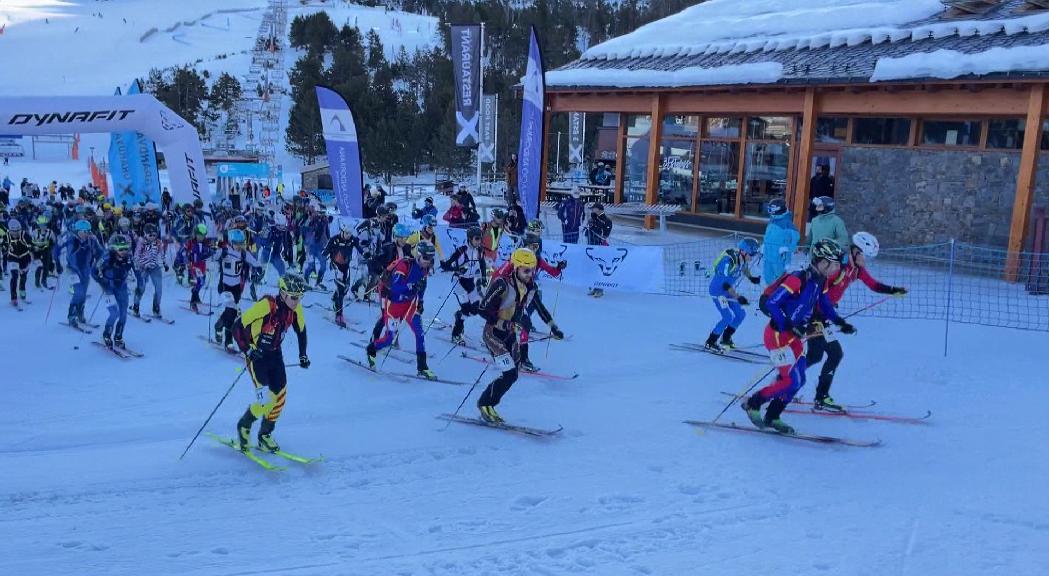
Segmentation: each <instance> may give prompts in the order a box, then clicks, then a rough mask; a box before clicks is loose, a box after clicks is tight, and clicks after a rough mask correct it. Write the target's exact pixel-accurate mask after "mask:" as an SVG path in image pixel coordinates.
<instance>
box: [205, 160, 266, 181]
mask: <svg viewBox="0 0 1049 576" xmlns="http://www.w3.org/2000/svg"><path fill="white" fill-rule="evenodd" d="M215 175H216V176H218V177H219V178H263V179H265V178H269V177H270V165H269V164H266V163H262V164H255V163H248V162H225V163H223V164H216V165H215Z"/></svg>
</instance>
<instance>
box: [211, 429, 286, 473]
mask: <svg viewBox="0 0 1049 576" xmlns="http://www.w3.org/2000/svg"><path fill="white" fill-rule="evenodd" d="M205 434H207V435H208V436H209V437H210V438H212V439H214V440H215V441H216V442H218V443H219V444H222V445H223V446H225V447H227V448H230V449H232V450H233V451H235V452H237V453H238V454H243V455H244V456H245V457H246V458H247V459H248V460H251V461H252V462H254V463H256V464H258V465H259V466H262V467H263V468H265V469H266V470H269V471H271V472H280V471H282V470H284V469H285V468H284V467H282V466H277V465H276V464H272V463H270V462H269V461H267V460H265V459H263V458H260V457H259V456H257V455H256V454H255V453H254V452H252V451H251V450H248V451H247V452H245V451H243V450H241V449H240V446H239V445H238V444H237V442H236V441H235V440H233V439H232V438H226V437H224V436H219V435H218V434H213V433H211V432H205Z"/></svg>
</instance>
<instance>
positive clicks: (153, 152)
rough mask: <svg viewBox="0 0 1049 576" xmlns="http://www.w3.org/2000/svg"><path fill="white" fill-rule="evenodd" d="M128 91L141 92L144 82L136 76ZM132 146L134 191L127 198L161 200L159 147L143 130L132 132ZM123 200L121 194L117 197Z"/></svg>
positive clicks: (130, 159) (130, 151)
mask: <svg viewBox="0 0 1049 576" xmlns="http://www.w3.org/2000/svg"><path fill="white" fill-rule="evenodd" d="M127 93H128V94H129V95H130V94H141V93H142V83H141V82H140V81H139V80H138V79H137V78H136V79H135V80H134V81H132V82H131V87H130V88H128V91H127ZM131 136H132V137H131V139H130V142H131V148H130V150H129V154H128V155H129V161H130V163H131V182H132V184H131V186H132V190H133V191H134V193H135V194H134V197H133V198H127V201H128V204H129V205H130V204H132V203H133V202H160V174H159V171H158V170H157V147H156V144H154V143H153V140H152V139H150V138H149V137H147V136H145V135H143V134H142V133H141V132H132V133H131ZM116 199H117V200H121V199H122V198H120V197H119V196H118V197H117V198H116Z"/></svg>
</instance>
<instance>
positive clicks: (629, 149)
mask: <svg viewBox="0 0 1049 576" xmlns="http://www.w3.org/2000/svg"><path fill="white" fill-rule="evenodd" d="M648 140H649V138H648V136H647V135H646V136H645V137H644V138H629V137H628V138H627V139H626V164H624V165H623V201H624V202H644V201H645V182H646V178H647V175H648Z"/></svg>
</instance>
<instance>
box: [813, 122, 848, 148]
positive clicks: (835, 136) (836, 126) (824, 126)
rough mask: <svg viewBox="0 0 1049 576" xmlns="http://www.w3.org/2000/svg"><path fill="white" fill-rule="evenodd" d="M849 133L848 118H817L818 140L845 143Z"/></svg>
mask: <svg viewBox="0 0 1049 576" xmlns="http://www.w3.org/2000/svg"><path fill="white" fill-rule="evenodd" d="M848 135H849V119H848V118H817V119H816V141H817V142H827V143H830V144H844V143H845V140H846V139H848Z"/></svg>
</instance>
